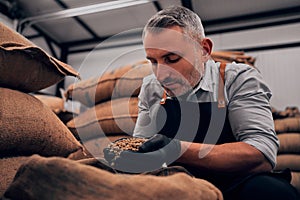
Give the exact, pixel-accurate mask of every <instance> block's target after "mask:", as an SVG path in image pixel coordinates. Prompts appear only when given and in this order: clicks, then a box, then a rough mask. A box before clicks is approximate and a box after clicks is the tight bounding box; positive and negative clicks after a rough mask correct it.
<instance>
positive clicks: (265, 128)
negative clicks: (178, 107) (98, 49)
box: [133, 60, 279, 167]
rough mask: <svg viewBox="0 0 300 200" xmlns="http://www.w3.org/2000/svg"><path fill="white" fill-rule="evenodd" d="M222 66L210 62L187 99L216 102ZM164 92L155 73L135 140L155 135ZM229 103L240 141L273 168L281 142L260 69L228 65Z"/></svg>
mask: <svg viewBox="0 0 300 200" xmlns="http://www.w3.org/2000/svg"><path fill="white" fill-rule="evenodd" d="M219 67H220V63H215V62H214V61H213V60H209V61H208V62H207V63H206V64H205V71H204V75H203V77H202V79H201V81H200V83H199V84H198V86H197V87H196V88H194V89H193V91H192V92H191V93H190V94H189V95H188V96H187V100H188V101H193V102H216V101H217V97H218V85H219ZM163 91H164V89H163V88H162V87H161V85H160V84H159V82H158V81H157V79H156V77H155V76H154V75H153V74H152V75H150V76H147V77H145V78H144V80H143V84H142V88H141V92H140V94H139V104H138V106H139V114H138V119H137V123H136V126H135V129H134V134H133V135H134V136H135V137H150V136H152V135H153V134H155V131H156V127H155V120H151V119H152V118H153V116H152V113H154V111H155V109H157V108H158V106H160V100H161V98H162V95H163ZM224 94H225V101H226V105H227V110H228V118H229V122H230V125H231V128H232V131H233V134H234V137H235V138H236V140H237V141H242V142H245V143H247V144H250V145H252V146H253V147H255V148H257V149H258V150H259V151H261V152H262V153H263V154H264V155H265V157H266V158H267V159H268V160H269V161H270V163H271V164H272V166H273V167H275V165H276V156H277V151H278V147H279V141H278V138H277V136H276V133H275V131H274V121H273V118H272V112H271V107H270V103H269V100H270V98H271V96H272V94H271V91H270V89H269V87H268V86H267V84H266V83H265V82H264V80H263V78H262V76H261V74H260V73H259V72H258V70H257V69H255V68H253V67H251V66H249V65H246V64H237V63H234V62H233V63H228V64H227V65H226V70H225V87H224Z"/></svg>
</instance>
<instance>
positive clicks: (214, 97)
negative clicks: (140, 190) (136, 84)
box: [115, 6, 297, 199]
mask: <svg viewBox="0 0 300 200" xmlns="http://www.w3.org/2000/svg"><path fill="white" fill-rule="evenodd" d="M143 43H144V48H145V52H146V56H147V59H148V60H149V61H150V62H151V63H152V66H153V72H154V75H150V76H148V77H146V78H145V79H144V82H143V85H142V88H141V92H140V95H139V115H138V120H137V124H136V127H135V130H134V136H135V137H144V138H149V139H148V141H147V142H145V143H144V144H143V145H142V146H141V147H140V148H139V152H137V153H132V152H124V154H121V155H120V156H119V157H118V159H116V161H115V164H116V165H115V166H116V168H117V169H119V170H121V171H128V172H142V171H149V170H154V169H156V168H159V167H162V166H165V164H167V165H181V166H184V167H185V168H186V169H187V170H188V171H189V172H191V173H192V174H193V175H194V176H195V177H198V178H204V179H206V180H208V181H211V182H212V183H213V184H215V185H216V186H217V187H219V188H220V189H221V191H222V192H223V195H224V197H225V199H296V198H297V197H296V192H295V190H294V188H293V187H292V186H291V185H290V184H289V182H288V181H287V180H285V178H284V173H278V174H275V173H271V170H272V169H273V168H274V167H275V165H276V154H277V150H278V146H279V142H278V139H277V137H276V134H275V131H274V126H273V119H272V113H271V109H270V105H269V100H270V97H271V91H270V90H269V88H268V86H267V85H266V84H265V82H264V81H263V79H262V77H261V75H260V74H259V72H258V71H257V70H256V69H255V68H253V67H250V66H248V65H245V64H236V63H227V64H220V63H215V62H214V61H213V60H211V59H210V54H211V51H212V47H213V43H212V41H211V40H210V39H209V38H206V37H205V35H204V30H203V27H202V24H201V20H200V18H199V17H198V16H197V15H196V14H195V13H193V12H192V11H190V10H188V9H186V8H183V7H179V6H174V7H170V8H167V9H165V10H162V11H160V12H158V13H157V14H156V15H154V16H153V17H152V18H151V19H150V20H149V21H148V23H147V25H146V26H145V28H144V33H143Z"/></svg>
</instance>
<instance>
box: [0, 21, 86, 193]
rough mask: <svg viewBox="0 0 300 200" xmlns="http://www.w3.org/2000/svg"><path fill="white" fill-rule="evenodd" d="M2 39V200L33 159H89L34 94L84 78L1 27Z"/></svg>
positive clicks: (0, 91) (0, 72)
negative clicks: (18, 173)
mask: <svg viewBox="0 0 300 200" xmlns="http://www.w3.org/2000/svg"><path fill="white" fill-rule="evenodd" d="M0 35H1V37H0V38H1V39H0V124H1V126H0V169H1V175H0V196H1V194H3V192H4V191H5V189H6V188H7V187H8V185H9V184H10V183H11V181H12V179H13V177H14V174H15V173H16V170H17V169H18V167H19V166H20V165H21V164H22V163H23V162H24V161H25V160H27V159H28V157H29V156H31V155H33V154H39V155H41V156H45V157H49V156H59V157H65V158H67V157H70V158H71V157H74V156H75V155H79V154H83V146H82V145H81V144H80V143H79V142H78V140H76V138H75V137H74V136H73V134H72V133H71V132H70V131H69V129H68V128H67V127H66V126H65V125H64V124H63V123H62V122H61V120H60V119H59V118H58V117H57V116H56V115H55V114H54V113H53V112H52V110H51V109H50V108H49V107H48V106H46V105H45V104H43V103H42V101H40V100H39V99H37V98H35V97H34V96H32V95H31V94H30V93H33V92H36V91H39V90H41V89H43V88H46V87H49V86H51V85H53V84H55V83H57V82H59V81H60V80H62V79H63V78H64V77H65V76H74V77H78V76H79V75H78V73H77V72H76V71H75V70H74V69H73V68H72V67H71V66H69V65H67V64H65V63H63V62H61V61H59V60H57V59H55V58H53V57H52V56H50V55H48V54H47V53H46V52H45V51H43V50H42V49H40V48H39V47H37V46H35V45H34V44H32V43H31V42H30V41H28V40H26V39H25V38H24V37H23V36H21V35H19V34H18V33H16V32H15V31H13V30H11V29H10V28H8V27H7V26H5V25H4V24H1V23H0Z"/></svg>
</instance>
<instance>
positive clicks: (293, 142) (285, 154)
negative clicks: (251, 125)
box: [272, 107, 300, 193]
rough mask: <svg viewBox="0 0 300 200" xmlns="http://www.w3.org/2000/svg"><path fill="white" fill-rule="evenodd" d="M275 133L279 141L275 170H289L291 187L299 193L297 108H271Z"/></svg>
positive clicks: (299, 167) (299, 141) (299, 169)
mask: <svg viewBox="0 0 300 200" xmlns="http://www.w3.org/2000/svg"><path fill="white" fill-rule="evenodd" d="M272 111H273V117H274V125H275V131H276V133H277V136H278V138H279V141H280V147H279V151H278V156H277V165H276V168H275V170H282V169H285V168H290V169H291V171H292V185H294V186H295V187H296V189H297V190H298V191H299V193H300V112H299V109H298V108H297V107H287V108H286V109H285V110H284V111H278V110H276V109H274V108H273V110H272Z"/></svg>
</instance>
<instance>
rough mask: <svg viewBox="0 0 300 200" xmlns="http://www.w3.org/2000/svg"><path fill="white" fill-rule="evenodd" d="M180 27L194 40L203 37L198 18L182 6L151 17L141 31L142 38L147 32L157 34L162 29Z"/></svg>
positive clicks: (167, 9) (164, 10)
mask: <svg viewBox="0 0 300 200" xmlns="http://www.w3.org/2000/svg"><path fill="white" fill-rule="evenodd" d="M172 26H180V27H182V28H183V31H184V33H185V34H188V35H189V36H190V37H192V38H193V39H196V40H202V39H203V38H204V37H205V34H204V29H203V26H202V22H201V19H200V17H199V16H198V15H197V14H196V13H194V12H193V11H191V10H189V9H187V8H185V7H182V6H171V7H169V8H166V9H163V10H161V11H159V12H158V13H156V14H155V15H153V16H152V17H151V18H150V19H149V21H148V22H147V24H146V25H145V27H144V30H143V37H144V36H145V34H146V32H147V31H150V32H152V33H157V32H159V31H161V30H162V28H170V27H172Z"/></svg>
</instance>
